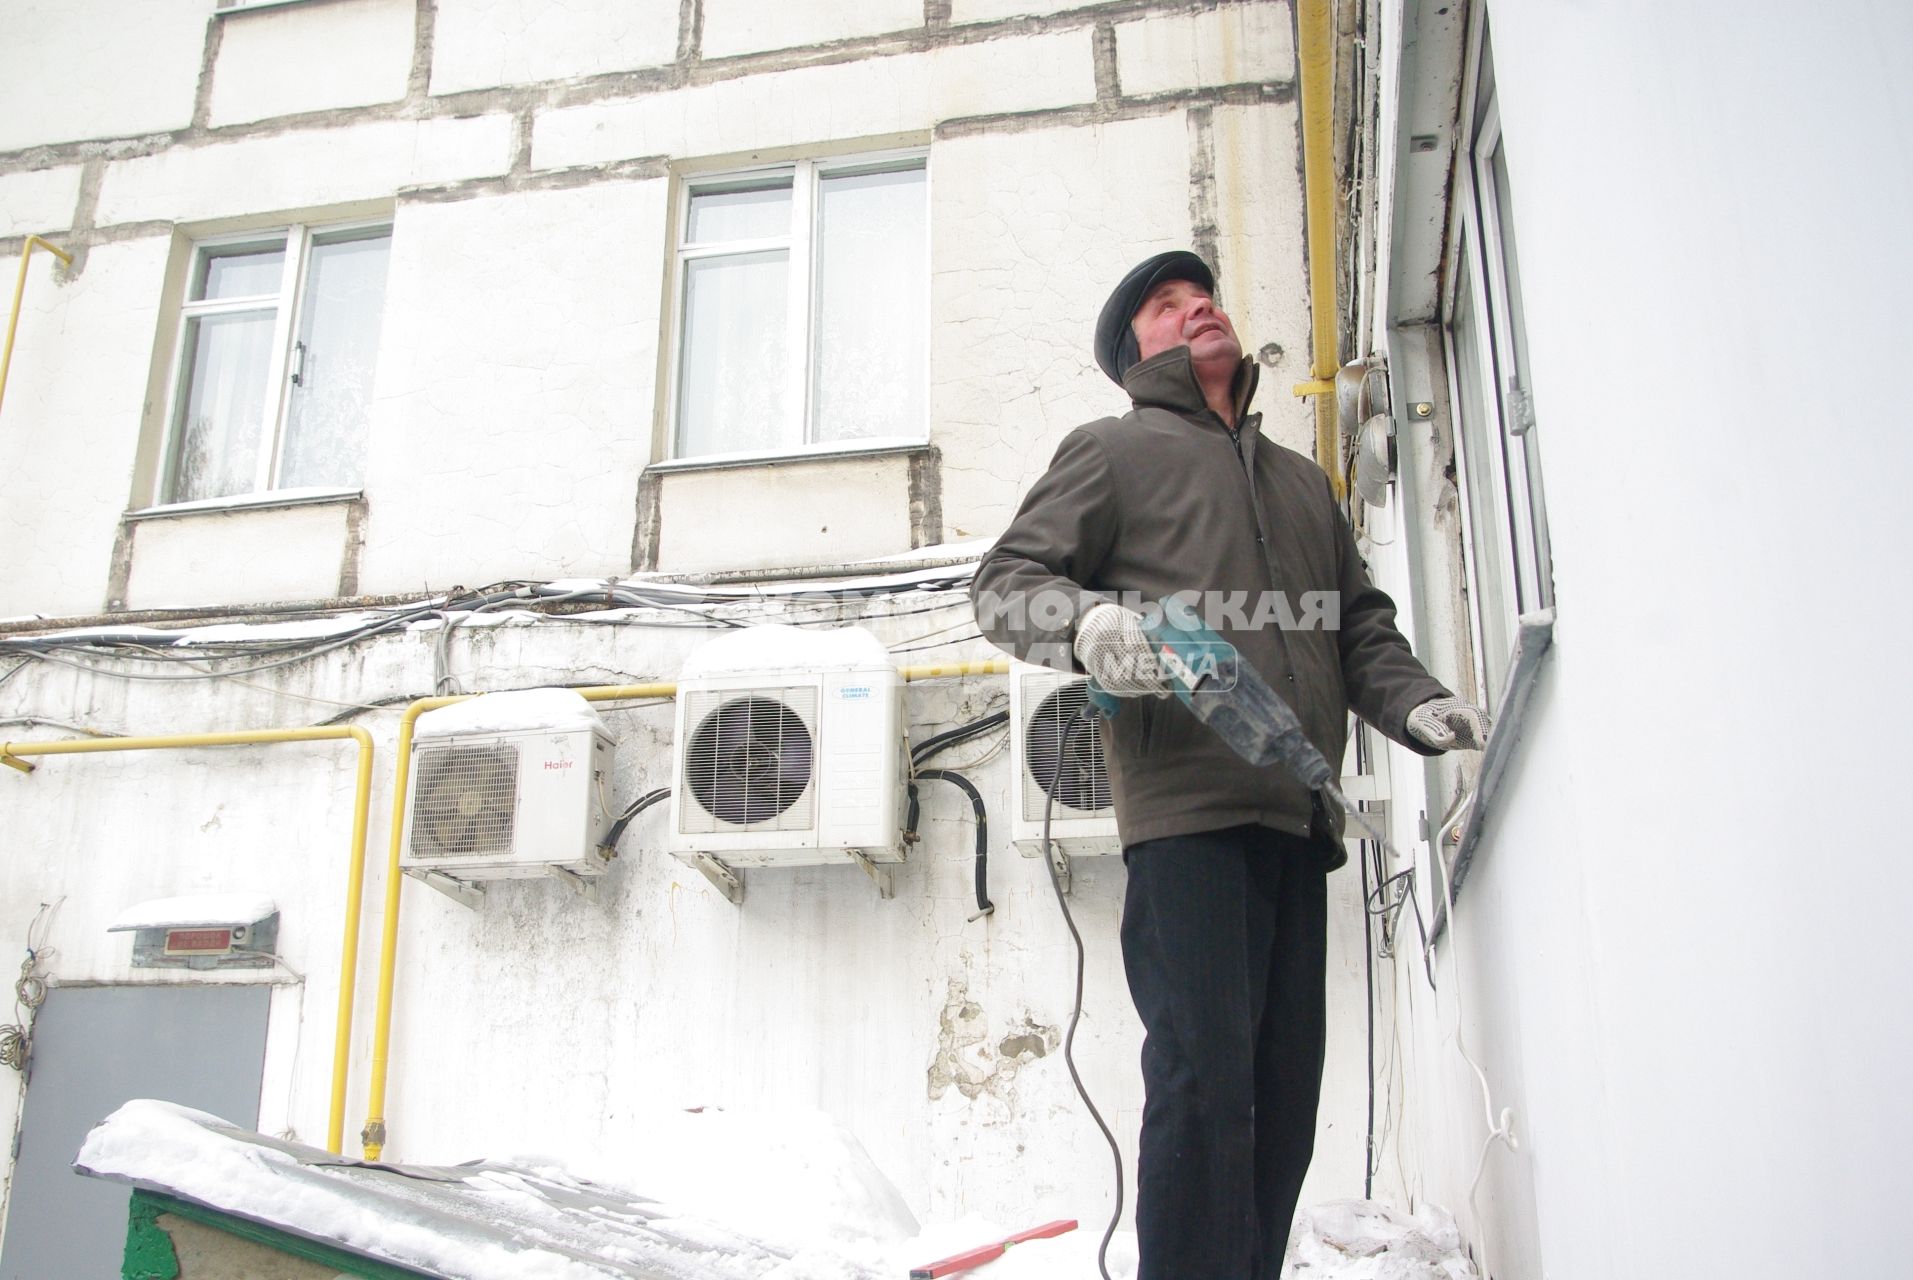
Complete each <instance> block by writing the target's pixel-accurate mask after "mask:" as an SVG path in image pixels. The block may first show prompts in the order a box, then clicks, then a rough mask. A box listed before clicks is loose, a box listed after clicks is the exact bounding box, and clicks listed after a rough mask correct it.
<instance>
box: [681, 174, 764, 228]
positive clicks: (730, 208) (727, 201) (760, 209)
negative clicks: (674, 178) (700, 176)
mask: <svg viewBox="0 0 1913 1280" xmlns="http://www.w3.org/2000/svg"><path fill="white" fill-rule="evenodd" d="M789 234H790V179H788V178H785V179H784V180H782V181H781V182H779V183H777V184H776V185H773V186H763V187H756V188H751V189H746V190H741V191H700V192H698V193H697V194H695V195H693V196H692V197H691V217H690V226H689V227H688V228H687V229H686V231H685V240H686V241H687V242H688V243H690V244H716V243H720V242H722V241H726V240H762V239H766V238H768V237H771V236H787V235H789Z"/></svg>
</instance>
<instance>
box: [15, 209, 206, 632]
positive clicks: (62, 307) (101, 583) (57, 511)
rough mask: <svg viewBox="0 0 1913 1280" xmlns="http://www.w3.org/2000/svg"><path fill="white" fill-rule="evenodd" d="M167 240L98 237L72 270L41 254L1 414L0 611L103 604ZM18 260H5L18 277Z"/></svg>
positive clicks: (70, 610)
mask: <svg viewBox="0 0 1913 1280" xmlns="http://www.w3.org/2000/svg"><path fill="white" fill-rule="evenodd" d="M168 247H169V246H168V237H166V236H155V237H151V238H148V239H145V240H129V241H126V242H124V243H120V244H111V245H101V246H99V247H97V248H95V249H93V250H92V251H91V266H92V268H93V269H92V270H89V271H87V272H85V273H84V274H82V275H80V276H78V277H77V278H73V277H68V276H67V275H66V274H65V273H64V272H61V271H58V270H56V268H57V267H58V265H59V260H58V259H57V258H55V257H53V256H52V255H51V254H49V253H45V252H44V251H36V252H35V253H34V255H33V261H32V263H31V265H30V267H29V270H28V283H27V289H26V293H25V295H24V297H23V299H22V307H21V314H20V325H19V330H18V336H17V339H16V341H15V344H14V349H13V364H12V368H11V369H10V371H9V373H8V377H7V395H6V402H5V410H6V411H5V414H4V416H0V491H3V492H4V495H5V500H4V501H0V529H3V530H4V531H5V540H6V546H7V556H6V562H5V566H4V567H3V568H0V617H5V616H8V615H13V614H24V613H43V614H48V615H51V616H56V617H57V616H59V615H62V614H87V613H92V612H95V611H96V610H97V609H98V608H99V607H100V600H101V598H102V597H103V596H104V595H105V590H104V588H105V584H106V581H107V576H108V572H109V566H110V564H111V561H112V555H113V539H114V536H115V533H116V531H117V529H118V526H119V515H120V512H121V511H123V510H125V508H126V502H127V477H128V476H129V474H130V473H131V471H132V467H133V458H134V454H135V451H136V449H137V447H138V444H139V423H140V415H141V407H142V405H143V403H144V400H145V397H146V376H147V375H146V364H147V360H148V357H149V355H150V353H151V351H152V349H153V341H154V337H153V334H154V326H155V324H156V322H157V319H158V308H159V295H160V285H161V279H162V277H163V276H164V274H165V271H166V258H167V252H168ZM18 270H19V259H18V257H17V256H16V257H7V258H0V277H4V278H6V279H9V280H11V279H13V278H15V275H16V273H17V272H18Z"/></svg>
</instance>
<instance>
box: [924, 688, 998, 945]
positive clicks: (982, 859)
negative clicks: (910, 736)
mask: <svg viewBox="0 0 1913 1280" xmlns="http://www.w3.org/2000/svg"><path fill="white" fill-rule="evenodd" d="M1009 722H1010V713H1009V712H1007V711H996V712H992V713H990V714H987V715H984V716H981V717H979V718H977V719H975V720H972V721H970V722H969V723H967V724H961V725H958V726H957V727H956V728H954V729H947V730H945V731H944V732H942V733H937V734H932V735H931V736H930V737H928V738H925V739H924V740H923V741H922V742H920V743H918V744H917V745H916V746H915V747H912V748H911V750H910V778H909V781H908V782H907V783H906V784H905V790H906V791H907V793H908V796H909V802H908V806H907V811H906V813H905V816H904V822H903V840H904V843H905V844H906V845H911V844H915V843H916V842H917V840H918V839H919V837H918V835H917V820H918V817H919V815H920V813H921V805H920V802H919V799H918V796H917V783H918V782H920V781H921V782H935V781H942V782H948V783H949V784H950V785H951V786H953V787H956V788H957V789H958V790H960V791H962V792H963V793H964V795H966V796H968V797H969V799H970V811H971V813H972V815H973V816H974V817H975V819H976V850H975V854H974V859H975V881H976V914H975V915H973V916H971V917H970V919H971V920H980V919H982V918H983V917H984V916H987V915H990V914H991V913H993V912H994V911H995V910H996V904H995V903H993V902H991V901H990V823H989V813H988V811H987V810H986V809H985V807H984V804H983V793H982V792H980V791H978V790H977V788H976V784H975V783H973V782H971V781H970V780H969V779H968V778H967V777H965V776H964V775H963V774H961V773H958V772H956V771H955V770H954V769H919V768H918V766H919V765H921V764H923V763H924V762H926V761H928V760H929V759H931V758H932V757H933V756H936V755H939V754H941V753H942V752H945V751H948V750H949V749H950V748H952V747H954V746H957V745H958V744H960V743H964V742H968V741H970V740H971V739H972V738H978V737H981V736H983V735H984V734H988V733H993V732H995V731H996V730H998V729H1001V728H1004V727H1005V726H1007V725H1008V724H1009ZM1007 736H1008V735H1004V738H1005V739H1007ZM1000 747H1001V742H1000V741H999V743H998V744H997V745H996V746H994V747H992V748H991V749H990V750H989V751H988V752H986V753H984V754H983V755H981V756H979V757H977V758H976V759H975V760H972V761H969V762H968V763H967V764H966V765H965V767H966V768H975V767H976V766H977V765H979V764H982V763H983V762H984V761H986V760H988V759H989V758H990V757H991V756H994V755H995V754H996V752H997V750H999V749H1000Z"/></svg>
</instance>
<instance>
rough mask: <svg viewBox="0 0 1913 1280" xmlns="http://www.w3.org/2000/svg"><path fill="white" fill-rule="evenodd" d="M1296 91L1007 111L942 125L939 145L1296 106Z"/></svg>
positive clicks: (1182, 92) (1249, 90) (1260, 87)
mask: <svg viewBox="0 0 1913 1280" xmlns="http://www.w3.org/2000/svg"><path fill="white" fill-rule="evenodd" d="M1294 97H1295V89H1294V86H1293V85H1290V84H1288V83H1287V82H1285V81H1284V82H1265V83H1261V84H1239V85H1227V86H1224V87H1222V88H1219V89H1177V90H1175V91H1173V92H1169V93H1155V94H1150V95H1148V96H1146V97H1138V98H1127V99H1124V100H1123V101H1121V102H1117V103H1110V104H1107V105H1105V104H1103V103H1096V104H1093V105H1089V106H1081V107H1044V108H1041V109H1039V110H1036V111H1007V112H1001V113H998V114H995V115H984V116H957V117H954V118H952V119H949V120H945V121H943V122H942V123H940V124H938V125H937V126H936V129H935V131H934V132H933V134H932V135H931V136H933V137H935V138H936V139H938V140H939V141H942V140H945V139H949V138H967V137H974V136H976V135H977V134H986V133H1024V132H1028V131H1029V130H1032V129H1058V128H1075V127H1078V126H1081V125H1091V124H1107V123H1109V122H1111V121H1117V120H1142V119H1146V118H1148V117H1150V116H1159V115H1164V114H1166V113H1168V112H1171V111H1179V110H1182V109H1183V108H1186V107H1202V106H1208V107H1216V106H1259V105H1264V104H1269V103H1283V102H1290V101H1293V99H1294Z"/></svg>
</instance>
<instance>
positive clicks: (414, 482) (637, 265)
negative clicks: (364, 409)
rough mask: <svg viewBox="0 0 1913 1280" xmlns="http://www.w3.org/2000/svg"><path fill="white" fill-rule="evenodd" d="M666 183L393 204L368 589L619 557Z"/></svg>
mask: <svg viewBox="0 0 1913 1280" xmlns="http://www.w3.org/2000/svg"><path fill="white" fill-rule="evenodd" d="M666 186H667V184H666V183H665V182H664V181H662V180H659V179H651V180H648V181H640V182H606V183H598V184H595V185H592V186H586V187H578V188H574V189H570V190H557V191H542V192H523V193H517V194H511V195H498V196H480V197H476V198H473V199H469V200H459V201H453V202H449V203H443V204H440V203H418V204H408V205H406V206H404V207H403V208H402V209H401V210H400V212H399V216H398V218H397V219H396V221H395V222H394V225H393V235H392V268H391V275H390V278H389V280H388V282H387V286H386V306H385V314H384V318H383V321H382V330H381V333H380V356H379V372H378V379H377V384H376V391H375V393H374V400H373V406H372V422H371V430H370V436H369V438H370V454H369V457H368V458H367V466H366V484H365V491H366V499H367V503H368V506H369V508H370V512H371V515H370V519H369V520H368V522H367V524H368V527H367V534H366V549H365V564H364V569H363V576H362V577H361V580H360V587H361V589H362V590H364V591H367V592H370V593H372V594H384V593H400V592H405V591H417V590H420V589H421V588H423V587H424V586H425V585H426V584H428V583H429V584H433V585H434V586H435V587H440V588H442V587H449V586H452V585H454V584H457V583H466V584H468V585H476V584H478V583H480V582H485V581H491V580H494V579H497V578H499V577H502V576H511V577H523V576H527V575H529V576H532V577H538V576H548V577H554V578H557V577H574V576H601V575H605V574H618V573H622V572H625V571H627V570H628V569H629V567H630V564H631V528H632V522H633V519H634V513H635V511H636V505H637V497H636V494H637V483H638V472H639V471H640V470H642V469H643V467H644V464H645V463H646V462H648V461H649V460H650V456H651V455H650V449H651V429H650V427H651V424H650V413H651V404H652V397H653V389H652V380H653V377H654V375H655V371H656V369H657V343H658V308H659V306H660V300H661V298H662V296H663V275H662V273H663V270H664V263H665V259H664V255H663V254H662V253H661V252H660V245H661V243H662V241H663V237H664V210H665V200H666V194H665V190H666ZM599 229H603V230H599ZM612 229H615V233H611V231H612ZM508 564H515V565H519V566H522V568H521V569H515V570H506V569H505V568H504V566H506V565H508Z"/></svg>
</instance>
